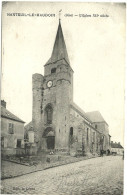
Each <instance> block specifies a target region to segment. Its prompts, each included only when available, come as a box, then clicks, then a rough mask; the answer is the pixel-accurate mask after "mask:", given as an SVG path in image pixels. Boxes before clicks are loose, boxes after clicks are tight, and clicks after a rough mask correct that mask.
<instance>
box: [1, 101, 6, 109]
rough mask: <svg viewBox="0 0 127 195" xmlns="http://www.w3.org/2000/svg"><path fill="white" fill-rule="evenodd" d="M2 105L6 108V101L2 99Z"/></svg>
mask: <svg viewBox="0 0 127 195" xmlns="http://www.w3.org/2000/svg"><path fill="white" fill-rule="evenodd" d="M1 105H2V106H3V107H4V108H6V102H5V101H4V100H1Z"/></svg>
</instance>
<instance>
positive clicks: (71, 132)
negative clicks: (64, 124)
mask: <svg viewBox="0 0 127 195" xmlns="http://www.w3.org/2000/svg"><path fill="white" fill-rule="evenodd" d="M70 136H73V127H71V128H70Z"/></svg>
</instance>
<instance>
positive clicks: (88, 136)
mask: <svg viewBox="0 0 127 195" xmlns="http://www.w3.org/2000/svg"><path fill="white" fill-rule="evenodd" d="M88 140H89V128H87V143H88Z"/></svg>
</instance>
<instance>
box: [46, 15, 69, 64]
mask: <svg viewBox="0 0 127 195" xmlns="http://www.w3.org/2000/svg"><path fill="white" fill-rule="evenodd" d="M62 59H64V60H65V61H66V63H67V64H68V65H69V64H70V62H69V58H68V54H67V49H66V45H65V41H64V36H63V32H62V27H61V22H60V18H59V25H58V30H57V34H56V39H55V43H54V47H53V51H52V55H51V58H50V59H49V61H48V62H47V63H46V64H50V63H53V62H57V61H59V60H62Z"/></svg>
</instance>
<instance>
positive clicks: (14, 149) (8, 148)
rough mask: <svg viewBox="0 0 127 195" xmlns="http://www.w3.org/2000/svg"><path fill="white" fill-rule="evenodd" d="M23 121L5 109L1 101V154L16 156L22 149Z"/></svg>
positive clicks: (4, 103)
mask: <svg viewBox="0 0 127 195" xmlns="http://www.w3.org/2000/svg"><path fill="white" fill-rule="evenodd" d="M24 123H25V122H24V121H22V120H21V119H20V118H18V117H17V116H15V115H14V114H12V113H11V112H10V111H8V110H7V109H6V102H5V101H4V100H1V154H2V155H16V154H18V153H21V152H23V148H24Z"/></svg>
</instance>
